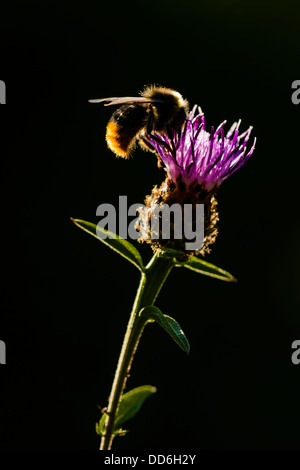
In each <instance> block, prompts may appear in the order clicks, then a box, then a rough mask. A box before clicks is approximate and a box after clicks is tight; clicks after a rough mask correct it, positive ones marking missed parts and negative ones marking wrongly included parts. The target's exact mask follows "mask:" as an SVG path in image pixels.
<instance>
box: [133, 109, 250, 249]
mask: <svg viewBox="0 0 300 470" xmlns="http://www.w3.org/2000/svg"><path fill="white" fill-rule="evenodd" d="M225 124H226V121H224V122H222V124H220V126H219V127H218V128H217V129H216V130H215V129H214V128H213V127H212V129H211V132H208V131H207V130H206V129H205V118H204V114H203V113H202V111H201V108H199V107H197V106H195V107H194V109H193V110H192V112H191V113H190V114H189V116H188V118H187V119H186V121H185V123H184V126H183V127H182V129H179V130H178V129H177V130H172V129H169V131H168V132H166V133H160V134H158V133H155V132H153V133H151V134H150V135H148V134H146V135H145V137H146V139H147V140H148V141H149V142H150V144H151V146H152V147H153V149H154V150H155V152H156V154H157V156H158V158H159V160H160V161H161V162H162V163H163V165H164V166H165V169H166V172H167V177H166V180H165V181H164V182H163V183H162V185H161V186H160V187H159V188H158V187H157V186H156V187H154V189H153V191H152V193H151V195H150V196H147V197H146V201H145V205H146V208H147V209H146V211H145V210H144V212H142V213H140V217H141V219H142V218H143V217H144V218H148V226H149V221H150V216H151V213H152V212H153V210H154V208H156V207H157V205H161V204H168V205H169V206H170V205H172V204H174V203H179V204H180V205H181V206H182V207H183V206H184V204H192V205H193V207H196V205H197V204H200V203H201V204H204V214H205V215H204V234H205V237H204V243H203V246H202V248H201V250H198V252H196V253H195V254H202V255H204V254H205V253H206V252H209V248H208V247H209V245H211V244H212V243H214V241H215V239H216V236H217V233H218V232H217V226H216V225H217V221H218V213H217V210H216V207H217V201H216V199H215V193H216V191H217V189H218V188H219V186H220V185H221V183H222V182H223V181H224V180H226V179H227V178H228V177H229V176H230V175H232V173H234V172H235V171H236V170H238V169H239V168H240V167H241V166H242V165H243V164H244V163H245V162H246V161H247V160H248V158H249V157H250V156H251V155H252V153H253V151H254V148H255V142H256V139H254V142H253V145H252V146H251V148H250V150H248V151H247V143H248V141H249V138H250V134H251V130H252V127H249V129H248V130H247V131H246V132H243V133H242V134H239V127H240V121H239V122H237V123H234V124H233V125H232V126H231V128H230V129H229V131H228V132H227V133H226V134H225V130H224V127H225ZM145 226H146V224H145ZM140 231H141V236H140V239H139V241H141V242H143V241H146V242H148V243H151V244H152V247H153V248H154V249H157V248H161V247H162V246H165V245H167V246H168V247H171V248H175V249H177V250H181V251H184V245H183V244H184V243H185V241H186V240H185V239H184V238H183V239H182V240H175V239H174V240H172V237H171V239H170V240H163V239H161V238H159V240H153V239H151V237H150V236H149V233H146V232H145V231H143V230H142V228H141V230H140Z"/></svg>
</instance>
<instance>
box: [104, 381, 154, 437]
mask: <svg viewBox="0 0 300 470" xmlns="http://www.w3.org/2000/svg"><path fill="white" fill-rule="evenodd" d="M155 392H156V388H155V387H152V385H143V386H141V387H137V388H134V389H132V390H130V392H127V393H124V395H122V397H121V400H120V404H119V408H118V411H117V415H116V420H115V424H114V434H119V435H122V434H125V433H126V431H124V430H123V429H121V426H122V425H123V424H124V423H125V422H126V421H128V420H129V419H131V418H133V416H134V415H136V413H137V412H138V411H139V410H140V409H141V406H142V405H143V403H144V401H145V400H146V398H148V397H149V396H151V395H152V394H153V393H155ZM105 421H106V414H104V415H103V416H102V418H101V419H100V423H99V426H97V425H96V430H97V433H100V434H103V432H104V430H105Z"/></svg>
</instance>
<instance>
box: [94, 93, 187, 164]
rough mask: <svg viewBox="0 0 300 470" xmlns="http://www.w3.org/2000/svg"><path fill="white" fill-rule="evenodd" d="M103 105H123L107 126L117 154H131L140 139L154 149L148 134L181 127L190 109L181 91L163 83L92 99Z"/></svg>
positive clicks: (120, 155) (110, 144)
mask: <svg viewBox="0 0 300 470" xmlns="http://www.w3.org/2000/svg"><path fill="white" fill-rule="evenodd" d="M90 102H91V103H103V104H104V106H113V105H115V106H120V107H119V108H118V109H117V110H116V111H115V112H114V113H113V115H112V116H111V118H110V120H109V122H108V124H107V128H106V142H107V145H108V147H109V148H110V150H112V151H113V152H114V153H115V154H116V155H117V156H119V157H123V158H128V157H129V156H130V154H131V151H132V150H133V149H134V147H135V146H136V143H137V142H139V143H140V144H141V145H142V146H146V148H147V149H149V150H153V147H152V145H151V144H150V142H148V141H147V134H148V135H151V133H152V131H155V132H157V133H161V132H169V131H170V130H173V129H176V128H180V127H181V126H182V125H183V123H184V121H185V119H186V117H187V115H188V112H189V104H188V102H187V101H186V100H185V99H183V97H182V96H181V94H180V93H178V91H175V90H171V89H170V88H164V87H160V86H153V85H152V86H149V87H147V88H146V89H145V90H144V91H143V92H142V93H141V96H139V97H128V96H127V97H124V98H102V99H99V100H90Z"/></svg>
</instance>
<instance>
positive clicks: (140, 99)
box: [89, 96, 161, 106]
mask: <svg viewBox="0 0 300 470" xmlns="http://www.w3.org/2000/svg"><path fill="white" fill-rule="evenodd" d="M89 102H90V103H103V104H104V106H112V105H119V104H133V103H161V100H153V99H151V98H144V97H142V96H138V97H133V96H126V97H124V98H101V99H99V100H89Z"/></svg>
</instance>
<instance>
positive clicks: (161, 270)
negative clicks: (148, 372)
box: [100, 254, 174, 450]
mask: <svg viewBox="0 0 300 470" xmlns="http://www.w3.org/2000/svg"><path fill="white" fill-rule="evenodd" d="M173 265H174V263H173V259H172V258H163V257H159V256H158V255H157V254H155V255H154V256H153V258H152V259H151V261H150V263H149V264H148V265H147V266H146V268H145V270H144V272H143V273H142V276H141V280H140V285H139V288H138V291H137V294H136V297H135V301H134V304H133V308H132V312H131V315H130V318H129V322H128V325H127V330H126V334H125V337H124V341H123V346H122V349H121V353H120V357H119V362H118V365H117V369H116V372H115V377H114V381H113V384H112V388H111V392H110V396H109V403H108V407H107V411H106V414H107V417H106V421H105V429H104V433H103V435H102V439H101V445H100V450H109V449H110V448H111V445H112V441H113V438H114V435H113V430H114V423H115V419H116V413H117V409H118V405H119V402H120V399H121V396H122V393H123V390H124V387H125V384H126V379H127V377H128V374H129V371H130V367H131V363H132V359H133V356H134V353H135V351H136V348H137V345H138V343H139V339H140V337H141V334H142V332H143V329H144V327H145V325H146V321H145V320H144V319H141V317H140V316H139V312H140V311H141V309H142V308H144V307H148V306H150V305H153V304H154V302H155V300H156V297H157V296H158V294H159V291H160V289H161V288H162V286H163V284H164V282H165V280H166V279H167V277H168V275H169V273H170V271H171V269H172V267H173Z"/></svg>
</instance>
